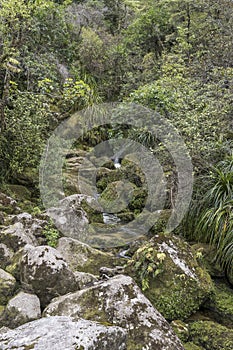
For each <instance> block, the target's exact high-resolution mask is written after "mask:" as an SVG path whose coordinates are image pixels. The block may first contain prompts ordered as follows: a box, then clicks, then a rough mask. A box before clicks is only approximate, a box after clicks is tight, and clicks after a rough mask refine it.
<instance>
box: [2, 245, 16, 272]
mask: <svg viewBox="0 0 233 350" xmlns="http://www.w3.org/2000/svg"><path fill="white" fill-rule="evenodd" d="M13 255H14V253H13V251H12V250H11V249H9V248H8V247H7V246H6V245H5V244H3V243H0V268H2V269H5V268H6V266H7V265H9V264H10V263H11V259H12V257H13Z"/></svg>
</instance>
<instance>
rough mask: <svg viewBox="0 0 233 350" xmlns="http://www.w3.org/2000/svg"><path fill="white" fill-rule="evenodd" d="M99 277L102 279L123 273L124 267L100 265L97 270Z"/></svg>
mask: <svg viewBox="0 0 233 350" xmlns="http://www.w3.org/2000/svg"><path fill="white" fill-rule="evenodd" d="M99 273H100V277H101V278H103V279H108V278H110V277H113V276H116V275H120V274H123V273H124V267H123V266H116V267H114V268H109V267H105V266H103V267H101V268H100V270H99Z"/></svg>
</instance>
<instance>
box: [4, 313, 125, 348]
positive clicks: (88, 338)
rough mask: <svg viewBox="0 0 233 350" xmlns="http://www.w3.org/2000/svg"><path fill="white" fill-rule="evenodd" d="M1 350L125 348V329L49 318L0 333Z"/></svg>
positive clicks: (81, 321)
mask: <svg viewBox="0 0 233 350" xmlns="http://www.w3.org/2000/svg"><path fill="white" fill-rule="evenodd" d="M0 348H1V350H11V349H18V350H21V349H35V350H45V349H48V350H81V349H83V350H109V349H111V350H126V332H125V330H123V329H122V328H120V327H106V326H103V325H100V324H98V323H95V322H91V321H86V320H83V319H78V320H77V321H73V320H72V319H71V318H69V317H49V318H42V319H40V320H36V321H32V322H29V323H26V324H24V325H22V326H20V327H18V328H16V329H14V330H7V329H4V330H3V332H0Z"/></svg>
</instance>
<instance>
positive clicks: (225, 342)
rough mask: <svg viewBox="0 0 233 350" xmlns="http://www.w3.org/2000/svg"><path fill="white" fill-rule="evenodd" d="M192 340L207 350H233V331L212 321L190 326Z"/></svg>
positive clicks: (195, 323)
mask: <svg viewBox="0 0 233 350" xmlns="http://www.w3.org/2000/svg"><path fill="white" fill-rule="evenodd" d="M190 339H191V341H192V342H193V343H194V344H196V345H198V346H202V347H204V349H205V350H233V330H232V329H229V328H227V327H224V326H222V325H220V324H218V323H216V322H212V321H199V322H194V323H192V324H190Z"/></svg>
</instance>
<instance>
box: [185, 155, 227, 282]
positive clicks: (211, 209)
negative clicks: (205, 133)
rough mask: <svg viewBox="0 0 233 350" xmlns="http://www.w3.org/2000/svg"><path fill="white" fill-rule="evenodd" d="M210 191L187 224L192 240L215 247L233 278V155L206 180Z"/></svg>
mask: <svg viewBox="0 0 233 350" xmlns="http://www.w3.org/2000/svg"><path fill="white" fill-rule="evenodd" d="M206 180H207V181H206V183H207V184H208V186H209V190H208V191H207V192H206V193H205V195H204V197H203V199H202V201H201V200H198V202H196V203H194V204H193V208H192V209H191V211H190V214H189V216H188V217H187V219H186V221H190V222H191V223H192V225H193V229H192V232H190V231H188V229H189V228H190V226H187V235H188V236H190V238H192V237H193V238H196V239H199V240H201V241H204V242H208V243H210V244H212V245H214V246H215V247H216V255H215V260H216V261H217V262H218V263H219V264H220V266H221V267H222V268H223V269H224V270H225V271H226V274H227V275H229V276H230V275H231V269H232V264H233V155H231V156H228V157H227V158H226V159H225V160H224V161H221V162H220V163H219V164H218V165H217V166H216V167H213V169H212V171H211V173H210V175H209V176H208V177H207V179H206Z"/></svg>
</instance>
